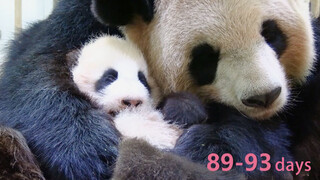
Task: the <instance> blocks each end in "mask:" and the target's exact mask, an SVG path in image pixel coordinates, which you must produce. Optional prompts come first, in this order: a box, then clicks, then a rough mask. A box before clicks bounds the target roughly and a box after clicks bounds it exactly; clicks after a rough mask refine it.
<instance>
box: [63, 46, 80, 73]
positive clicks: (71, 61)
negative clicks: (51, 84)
mask: <svg viewBox="0 0 320 180" xmlns="http://www.w3.org/2000/svg"><path fill="white" fill-rule="evenodd" d="M79 56H80V49H74V50H72V51H70V52H69V53H67V55H66V62H67V65H68V67H69V68H71V69H72V68H73V67H74V66H75V65H76V64H77V62H78V58H79Z"/></svg>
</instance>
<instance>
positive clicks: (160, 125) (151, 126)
mask: <svg viewBox="0 0 320 180" xmlns="http://www.w3.org/2000/svg"><path fill="white" fill-rule="evenodd" d="M114 124H115V126H116V128H117V129H118V130H119V131H120V133H121V134H122V135H123V136H124V137H125V139H126V138H138V139H143V140H145V141H147V142H148V143H150V144H151V145H153V146H155V147H157V148H159V149H172V148H174V146H175V145H176V142H177V139H178V138H179V137H180V135H181V134H182V130H181V129H180V128H179V126H176V125H174V124H169V123H167V122H166V121H164V118H163V116H162V114H161V113H160V112H159V111H155V110H154V109H153V108H151V106H145V105H142V106H141V107H137V108H135V109H133V110H130V109H126V110H124V111H121V112H120V113H119V115H118V116H116V117H115V119H114ZM141 148H142V147H141Z"/></svg>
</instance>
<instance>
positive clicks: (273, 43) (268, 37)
mask: <svg viewBox="0 0 320 180" xmlns="http://www.w3.org/2000/svg"><path fill="white" fill-rule="evenodd" d="M261 35H262V36H263V37H264V39H265V41H266V42H267V43H268V45H269V46H270V47H271V48H272V49H273V50H274V51H275V52H276V53H277V55H278V57H280V56H281V55H282V54H283V53H284V51H285V50H286V48H287V37H286V35H285V34H284V33H283V32H282V31H281V29H280V28H279V27H278V25H277V23H276V22H275V21H274V20H268V21H265V22H264V23H263V25H262V32H261Z"/></svg>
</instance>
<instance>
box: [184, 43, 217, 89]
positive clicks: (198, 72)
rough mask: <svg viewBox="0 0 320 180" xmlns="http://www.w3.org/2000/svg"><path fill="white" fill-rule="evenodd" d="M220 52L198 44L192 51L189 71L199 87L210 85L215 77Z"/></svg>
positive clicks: (206, 45)
mask: <svg viewBox="0 0 320 180" xmlns="http://www.w3.org/2000/svg"><path fill="white" fill-rule="evenodd" d="M219 58H220V51H218V50H215V49H213V47H212V46H210V45H209V44H207V43H205V44H200V45H198V46H196V47H195V48H194V49H193V50H192V54H191V62H190V65H189V71H190V74H191V76H192V78H194V80H195V81H196V83H197V84H198V85H199V86H203V85H207V84H211V83H212V82H213V81H214V79H215V76H216V71H217V67H218V62H219Z"/></svg>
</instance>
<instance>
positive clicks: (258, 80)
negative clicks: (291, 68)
mask: <svg viewBox="0 0 320 180" xmlns="http://www.w3.org/2000/svg"><path fill="white" fill-rule="evenodd" d="M250 51H251V52H249V53H246V52H239V53H238V56H237V57H235V56H234V54H233V57H225V58H223V59H221V60H220V62H219V65H218V70H217V76H216V81H214V83H213V85H212V86H214V87H216V91H217V94H218V97H219V99H218V100H219V101H221V102H223V103H225V104H229V105H232V106H234V107H235V108H236V109H238V110H240V111H241V112H243V113H244V114H246V115H248V116H250V117H252V118H256V119H266V118H269V117H270V116H272V115H274V114H275V113H276V112H278V111H280V110H281V109H282V108H283V107H284V106H285V104H286V102H287V97H288V87H287V82H286V78H285V72H284V69H283V68H282V66H281V65H280V62H279V60H278V59H277V57H276V54H275V53H274V52H273V50H272V49H271V48H270V47H269V46H267V45H266V44H263V45H259V46H257V48H252V49H250ZM254 51H255V52H254ZM247 54H253V56H245V55H247ZM278 87H281V93H280V95H279V97H278V98H277V99H276V100H275V101H274V102H273V103H272V104H271V105H270V106H268V107H249V106H247V105H245V104H244V103H243V100H246V99H248V98H250V97H252V96H256V95H261V94H266V93H268V92H271V91H272V90H274V89H276V88H278Z"/></svg>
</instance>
